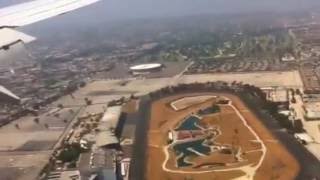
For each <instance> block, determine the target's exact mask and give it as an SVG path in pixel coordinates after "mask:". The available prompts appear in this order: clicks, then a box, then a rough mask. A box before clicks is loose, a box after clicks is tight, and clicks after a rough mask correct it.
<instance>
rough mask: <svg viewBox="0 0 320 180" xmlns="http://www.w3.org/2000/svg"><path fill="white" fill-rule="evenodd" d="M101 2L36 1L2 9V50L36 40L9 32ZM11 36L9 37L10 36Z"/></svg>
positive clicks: (0, 34) (84, 0) (72, 0)
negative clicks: (19, 43)
mask: <svg viewBox="0 0 320 180" xmlns="http://www.w3.org/2000/svg"><path fill="white" fill-rule="evenodd" d="M97 1H100V0H35V1H31V2H26V3H22V4H18V5H13V6H9V7H5V8H2V9H0V50H1V49H8V48H9V47H10V46H11V45H14V44H16V43H18V42H24V43H28V42H31V41H33V40H34V39H35V38H34V37H31V36H28V35H26V34H23V33H20V32H17V31H14V30H9V29H8V28H15V27H20V26H25V25H29V24H32V23H35V22H38V21H42V20H45V19H48V18H51V17H54V16H58V15H61V14H64V13H67V12H70V11H73V10H75V9H78V8H81V7H84V6H87V5H90V4H93V3H95V2H97ZM8 34H9V35H8Z"/></svg>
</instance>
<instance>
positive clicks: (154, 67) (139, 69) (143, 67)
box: [130, 63, 163, 74]
mask: <svg viewBox="0 0 320 180" xmlns="http://www.w3.org/2000/svg"><path fill="white" fill-rule="evenodd" d="M162 68H163V65H162V64H159V63H152V64H139V65H135V66H131V67H130V72H131V73H132V74H146V73H150V72H157V71H160V70H161V69H162Z"/></svg>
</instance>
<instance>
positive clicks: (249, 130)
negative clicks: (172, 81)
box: [146, 93, 300, 180]
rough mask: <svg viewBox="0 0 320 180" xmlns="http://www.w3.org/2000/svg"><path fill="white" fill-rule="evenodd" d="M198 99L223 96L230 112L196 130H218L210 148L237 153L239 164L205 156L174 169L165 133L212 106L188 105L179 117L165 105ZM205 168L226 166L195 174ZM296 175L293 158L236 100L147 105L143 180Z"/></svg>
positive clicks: (224, 107) (173, 156) (222, 157)
mask: <svg viewBox="0 0 320 180" xmlns="http://www.w3.org/2000/svg"><path fill="white" fill-rule="evenodd" d="M198 95H216V96H223V97H226V98H228V99H230V100H231V102H232V106H227V105H221V106H220V105H219V107H220V112H219V113H216V114H212V115H205V116H202V119H201V126H202V127H210V126H212V127H214V126H218V127H219V130H220V131H221V134H220V135H219V136H217V137H216V138H215V139H214V141H215V143H217V144H222V145H223V144H227V145H230V144H232V145H233V146H232V147H237V148H238V147H241V157H242V159H243V161H240V162H236V161H235V160H234V159H235V158H234V157H233V156H231V155H230V154H221V153H220V154H219V153H212V154H211V153H210V154H209V155H207V156H192V158H188V161H191V162H192V163H193V165H192V166H187V167H179V166H178V165H177V163H176V159H177V154H175V151H173V150H172V149H170V146H169V145H168V132H170V131H172V130H173V129H175V128H177V125H178V124H179V123H181V121H182V120H183V119H184V118H185V117H187V116H189V115H190V114H195V113H197V112H198V110H199V109H203V108H206V107H208V106H210V105H212V104H213V103H214V102H215V99H212V100H210V101H205V102H203V103H200V104H199V103H196V104H194V105H192V104H190V105H191V106H190V107H188V108H185V109H183V110H180V111H175V110H174V109H173V108H171V107H170V106H168V104H170V103H171V102H172V101H174V100H177V99H179V98H183V97H187V96H188V97H190V96H198ZM237 113H239V114H237ZM239 115H240V116H239ZM241 117H242V119H241ZM235 137H236V138H235ZM259 140H261V142H259ZM263 149H265V151H264V150H263ZM210 162H220V163H225V164H226V165H224V166H219V167H216V166H213V167H212V166H209V167H204V168H203V167H202V168H197V167H198V165H203V164H210ZM299 169H300V167H299V164H298V162H297V161H296V160H295V158H294V157H293V156H292V155H291V154H289V153H288V151H287V150H286V149H285V148H284V146H283V145H282V144H280V143H279V142H278V141H277V140H276V139H275V138H274V137H273V136H272V135H271V133H270V132H269V131H268V130H267V129H266V128H265V127H264V126H263V124H262V123H261V122H260V121H259V120H258V119H257V118H256V117H255V116H254V115H253V113H252V112H250V110H249V109H248V108H247V107H246V106H245V105H244V104H243V103H242V101H241V100H240V99H239V98H238V97H236V96H233V95H230V94H213V93H210V94H209V93H206V94H204V93H202V94H184V95H177V96H171V97H167V98H163V99H160V100H158V101H156V102H154V103H153V105H152V109H151V119H150V126H149V130H148V148H147V171H146V177H147V179H148V180H149V179H150V180H151V179H152V180H158V179H159V180H166V179H168V180H169V179H172V180H173V179H174V180H180V179H181V180H184V179H186V178H187V179H188V178H189V179H199V180H206V179H208V180H209V179H210V180H212V179H235V178H237V179H238V178H239V179H259V180H260V179H294V177H296V176H297V174H298V172H299Z"/></svg>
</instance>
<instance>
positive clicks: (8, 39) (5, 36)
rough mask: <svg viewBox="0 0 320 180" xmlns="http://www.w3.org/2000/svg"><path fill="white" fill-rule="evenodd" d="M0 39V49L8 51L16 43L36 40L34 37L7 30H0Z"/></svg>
mask: <svg viewBox="0 0 320 180" xmlns="http://www.w3.org/2000/svg"><path fill="white" fill-rule="evenodd" d="M0 37H1V38H0V49H8V48H9V47H10V46H12V45H14V44H16V43H18V42H23V43H29V42H32V41H34V40H35V39H36V38H35V37H32V36H29V35H27V34H24V33H22V32H19V31H15V30H12V29H9V28H2V29H0Z"/></svg>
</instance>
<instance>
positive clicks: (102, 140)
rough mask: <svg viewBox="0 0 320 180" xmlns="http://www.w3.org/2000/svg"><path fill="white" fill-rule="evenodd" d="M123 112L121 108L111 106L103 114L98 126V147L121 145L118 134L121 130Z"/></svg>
mask: <svg viewBox="0 0 320 180" xmlns="http://www.w3.org/2000/svg"><path fill="white" fill-rule="evenodd" d="M121 110H122V107H121V106H111V107H108V109H107V111H106V112H105V113H104V114H103V116H102V119H101V121H100V123H99V126H98V129H99V133H98V134H97V136H96V145H97V146H98V147H110V146H111V147H117V146H118V145H119V139H118V137H117V136H116V132H117V131H118V129H119V120H120V116H121Z"/></svg>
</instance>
